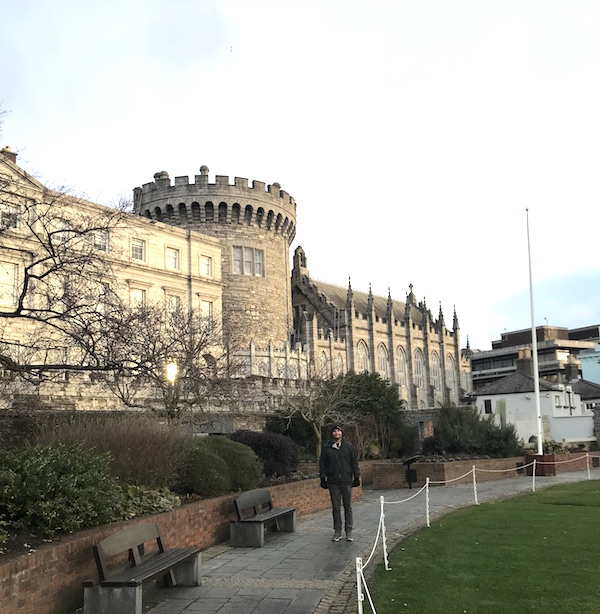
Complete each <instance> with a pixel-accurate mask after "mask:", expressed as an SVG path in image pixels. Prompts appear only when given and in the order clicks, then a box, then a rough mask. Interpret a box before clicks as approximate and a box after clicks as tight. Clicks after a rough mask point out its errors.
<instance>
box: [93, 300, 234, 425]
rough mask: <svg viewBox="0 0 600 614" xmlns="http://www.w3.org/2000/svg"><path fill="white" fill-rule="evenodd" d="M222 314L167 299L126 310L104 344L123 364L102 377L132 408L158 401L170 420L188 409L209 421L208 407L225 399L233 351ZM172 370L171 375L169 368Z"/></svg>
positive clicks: (232, 364)
mask: <svg viewBox="0 0 600 614" xmlns="http://www.w3.org/2000/svg"><path fill="white" fill-rule="evenodd" d="M219 322H220V318H218V317H213V316H212V315H207V314H203V313H202V312H201V311H200V310H199V309H189V308H186V307H185V306H178V307H177V308H175V309H174V308H173V307H172V306H171V305H169V304H168V303H165V302H162V303H156V304H153V305H140V306H135V305H134V306H131V307H129V308H125V309H124V310H123V312H122V314H121V317H120V319H119V320H118V321H115V322H114V326H115V330H114V334H111V335H110V338H111V340H112V341H111V343H112V345H111V347H110V348H107V351H108V353H109V355H110V356H112V362H113V363H114V364H119V365H121V368H119V369H114V370H113V371H111V373H108V374H106V375H105V376H103V378H102V379H103V381H104V383H105V385H106V386H107V387H108V388H109V389H111V391H112V392H113V393H114V394H116V395H117V397H119V398H120V399H121V401H122V402H123V403H124V404H125V405H128V406H130V407H136V406H145V407H147V406H148V404H149V403H152V401H150V400H149V398H148V392H149V391H151V392H152V393H153V396H154V402H153V403H152V404H153V405H154V406H156V402H157V401H158V403H159V405H160V407H161V408H164V409H165V410H166V412H167V415H168V416H169V417H170V418H175V417H180V416H182V414H183V413H184V412H186V411H188V410H190V411H193V412H194V413H195V415H196V418H198V416H200V417H201V418H200V419H202V420H205V421H208V418H207V417H206V414H207V412H208V410H209V409H210V408H211V407H213V406H216V405H218V404H219V403H220V402H221V401H223V399H225V398H228V391H229V384H230V382H231V377H232V375H233V373H234V372H235V370H236V357H235V353H234V352H232V351H231V345H230V344H229V343H227V342H226V341H225V340H224V339H223V334H222V330H221V327H220V325H219ZM170 371H171V377H169V372H170Z"/></svg>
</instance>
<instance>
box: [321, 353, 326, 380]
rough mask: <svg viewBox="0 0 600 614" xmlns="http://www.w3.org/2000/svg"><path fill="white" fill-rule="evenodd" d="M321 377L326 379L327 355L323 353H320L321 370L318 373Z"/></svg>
mask: <svg viewBox="0 0 600 614" xmlns="http://www.w3.org/2000/svg"><path fill="white" fill-rule="evenodd" d="M319 375H320V376H321V377H327V375H328V374H327V354H325V352H321V369H320V372H319Z"/></svg>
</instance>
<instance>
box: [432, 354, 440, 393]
mask: <svg viewBox="0 0 600 614" xmlns="http://www.w3.org/2000/svg"><path fill="white" fill-rule="evenodd" d="M431 378H432V379H433V387H434V388H435V389H436V390H439V387H440V358H439V356H438V355H437V354H436V353H435V352H434V353H433V355H432V356H431Z"/></svg>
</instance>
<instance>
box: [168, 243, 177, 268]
mask: <svg viewBox="0 0 600 614" xmlns="http://www.w3.org/2000/svg"><path fill="white" fill-rule="evenodd" d="M165 264H166V266H167V268H168V269H179V250H178V249H175V248H174V247H167V249H166V250H165Z"/></svg>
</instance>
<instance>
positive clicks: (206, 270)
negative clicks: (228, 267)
mask: <svg viewBox="0 0 600 614" xmlns="http://www.w3.org/2000/svg"><path fill="white" fill-rule="evenodd" d="M200 275H206V276H207V277H212V258H211V257H210V256H202V255H201V256H200Z"/></svg>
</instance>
